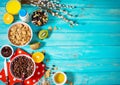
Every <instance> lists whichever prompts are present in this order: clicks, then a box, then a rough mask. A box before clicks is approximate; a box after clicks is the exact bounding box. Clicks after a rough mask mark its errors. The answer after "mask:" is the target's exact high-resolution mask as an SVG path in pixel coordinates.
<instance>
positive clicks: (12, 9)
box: [6, 0, 21, 15]
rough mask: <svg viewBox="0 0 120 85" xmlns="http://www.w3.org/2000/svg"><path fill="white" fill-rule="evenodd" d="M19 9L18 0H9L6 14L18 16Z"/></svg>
mask: <svg viewBox="0 0 120 85" xmlns="http://www.w3.org/2000/svg"><path fill="white" fill-rule="evenodd" d="M20 9H21V3H20V2H19V1H18V0H10V1H8V2H7V4H6V10H7V12H8V13H10V14H12V15H16V14H18V13H19V11H20Z"/></svg>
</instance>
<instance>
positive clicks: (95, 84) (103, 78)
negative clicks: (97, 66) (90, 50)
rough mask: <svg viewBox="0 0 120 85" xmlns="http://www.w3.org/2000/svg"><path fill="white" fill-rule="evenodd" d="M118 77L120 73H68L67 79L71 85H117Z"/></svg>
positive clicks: (119, 79)
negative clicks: (71, 82)
mask: <svg viewBox="0 0 120 85" xmlns="http://www.w3.org/2000/svg"><path fill="white" fill-rule="evenodd" d="M119 76H120V72H106V73H105V72H100V73H99V72H96V73H78V72H76V73H72V72H68V79H69V80H71V81H73V82H74V84H73V85H119V81H120V78H119ZM74 78H75V79H74Z"/></svg>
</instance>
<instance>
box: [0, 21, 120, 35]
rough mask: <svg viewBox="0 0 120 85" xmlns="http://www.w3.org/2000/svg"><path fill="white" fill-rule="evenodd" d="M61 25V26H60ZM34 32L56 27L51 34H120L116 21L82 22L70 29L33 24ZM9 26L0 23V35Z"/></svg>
mask: <svg viewBox="0 0 120 85" xmlns="http://www.w3.org/2000/svg"><path fill="white" fill-rule="evenodd" d="M61 23H62V24H61ZM30 26H31V27H32V29H33V31H34V32H38V31H39V30H41V29H48V27H49V26H52V27H53V28H54V26H56V27H57V28H58V30H54V31H53V32H57V33H58V32H63V33H64V32H65V33H66V32H77V33H78V32H79V33H82V32H84V33H86V32H87V33H119V32H120V22H117V21H84V22H81V23H80V24H79V26H75V27H74V28H71V27H70V26H69V25H68V24H66V23H65V22H62V21H59V23H57V21H56V22H53V23H50V22H48V24H46V25H45V26H42V27H36V26H34V25H33V24H30ZM8 27H9V25H5V24H4V23H3V22H0V28H1V29H2V31H0V33H6V31H7V30H8Z"/></svg>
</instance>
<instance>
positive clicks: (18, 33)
mask: <svg viewBox="0 0 120 85" xmlns="http://www.w3.org/2000/svg"><path fill="white" fill-rule="evenodd" d="M32 36H33V33H32V29H31V27H30V26H29V25H28V24H27V23H24V22H16V23H13V24H12V25H11V26H10V27H9V30H8V40H9V41H10V42H11V44H12V45H14V46H26V45H28V44H29V43H30V41H31V39H32Z"/></svg>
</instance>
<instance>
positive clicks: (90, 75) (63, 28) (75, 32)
mask: <svg viewBox="0 0 120 85" xmlns="http://www.w3.org/2000/svg"><path fill="white" fill-rule="evenodd" d="M0 1H2V3H0V46H2V45H4V44H10V43H9V42H8V40H7V30H8V27H9V25H5V24H4V23H3V20H2V17H3V15H4V13H5V12H6V11H5V3H6V1H8V0H0ZM61 3H65V4H70V5H76V6H77V8H75V9H73V10H72V12H71V13H74V14H79V17H78V18H76V19H75V20H76V21H78V22H79V26H75V27H73V28H71V27H70V26H69V25H68V24H67V23H65V22H63V21H62V20H61V19H58V18H56V17H52V16H51V15H50V16H49V22H48V23H47V24H46V25H44V26H42V27H36V26H34V25H33V24H31V23H30V25H31V27H32V29H33V31H34V39H33V40H32V41H40V40H39V39H38V38H37V32H38V31H39V30H40V29H47V28H48V27H49V26H53V27H54V26H56V27H58V28H59V30H53V32H52V33H51V36H50V37H49V38H48V39H46V40H43V41H40V42H42V43H43V46H42V48H41V49H39V50H37V51H42V50H45V51H46V53H47V55H46V59H49V60H50V61H49V62H48V63H47V66H49V67H51V66H52V65H56V66H57V67H58V70H61V71H64V72H66V73H67V75H68V78H69V80H72V82H74V85H120V0H70V1H69V0H61ZM23 8H24V9H26V10H27V11H28V12H29V13H32V12H33V11H34V10H36V9H38V8H37V7H32V6H28V5H24V6H23ZM15 20H16V21H17V20H19V18H18V16H15ZM22 49H24V50H26V51H27V52H29V53H31V52H33V50H31V49H30V48H29V46H25V47H22ZM2 67H3V59H2V58H0V69H2ZM0 85H4V84H3V83H2V82H0Z"/></svg>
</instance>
